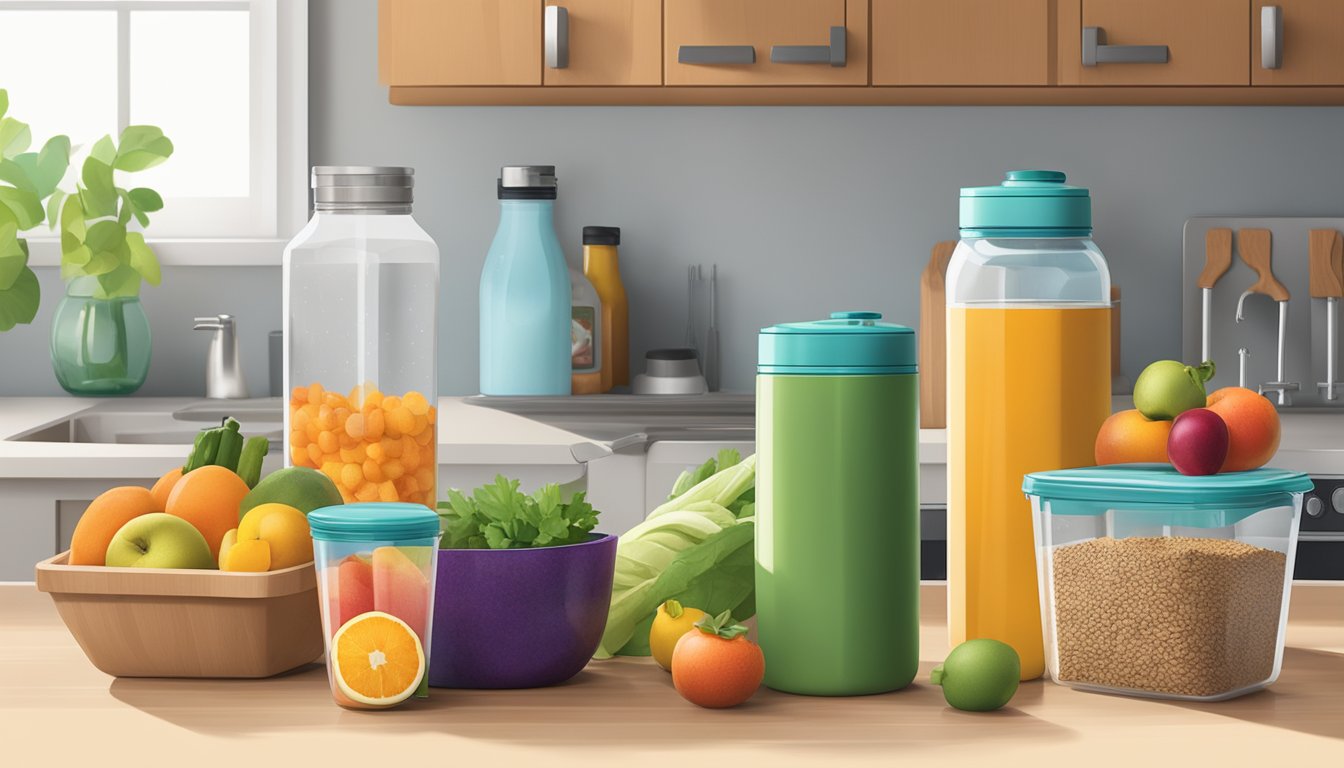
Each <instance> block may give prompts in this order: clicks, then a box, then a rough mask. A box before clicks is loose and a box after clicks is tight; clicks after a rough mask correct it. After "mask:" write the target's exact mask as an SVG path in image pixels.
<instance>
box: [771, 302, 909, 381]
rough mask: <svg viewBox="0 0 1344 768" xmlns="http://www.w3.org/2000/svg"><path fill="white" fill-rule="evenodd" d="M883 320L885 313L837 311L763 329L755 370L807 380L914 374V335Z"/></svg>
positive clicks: (903, 327) (907, 329) (900, 326)
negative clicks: (820, 377) (806, 377)
mask: <svg viewBox="0 0 1344 768" xmlns="http://www.w3.org/2000/svg"><path fill="white" fill-rule="evenodd" d="M881 319H882V313H881V312H832V313H831V317H830V319H827V320H810V321H807V322H803V323H782V324H780V325H772V326H770V327H769V328H762V329H761V335H760V346H759V358H758V364H757V367H756V371H757V373H769V374H796V375H808V376H818V375H820V376H826V375H851V376H864V375H882V374H900V373H915V372H916V370H917V368H916V364H917V357H916V352H915V332H914V331H912V330H910V329H909V328H907V327H905V326H904V325H896V324H894V323H883V322H879V321H880V320H881Z"/></svg>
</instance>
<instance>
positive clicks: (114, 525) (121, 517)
mask: <svg viewBox="0 0 1344 768" xmlns="http://www.w3.org/2000/svg"><path fill="white" fill-rule="evenodd" d="M162 509H163V508H162V507H160V506H159V503H158V502H157V501H155V500H154V495H153V494H152V493H150V491H149V489H148V488H141V487H140V486H138V485H127V486H122V487H120V488H112V489H109V490H106V491H103V493H102V494H100V495H99V496H98V498H96V499H94V500H93V502H92V503H91V504H89V508H88V509H86V510H84V515H83V516H82V517H80V518H79V523H77V524H76V525H75V533H74V535H73V536H72V537H71V538H70V565H104V564H106V562H107V545H108V544H110V543H111V542H112V537H113V536H115V535H116V534H117V531H119V530H121V526H123V525H125V524H126V523H128V522H130V521H131V519H132V518H136V517H139V516H141V515H147V514H149V513H150V512H159V511H161V510H162Z"/></svg>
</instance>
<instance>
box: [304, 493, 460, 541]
mask: <svg viewBox="0 0 1344 768" xmlns="http://www.w3.org/2000/svg"><path fill="white" fill-rule="evenodd" d="M308 527H309V528H311V529H312V533H313V538H314V539H316V540H318V541H393V542H398V541H406V542H410V541H413V540H416V539H437V538H438V537H439V516H438V515H437V514H435V513H434V511H433V510H431V509H429V508H428V507H426V506H424V505H423V504H400V503H394V502H368V503H362V504H340V505H337V506H334V507H322V508H321V509H315V510H313V511H312V512H309V513H308Z"/></svg>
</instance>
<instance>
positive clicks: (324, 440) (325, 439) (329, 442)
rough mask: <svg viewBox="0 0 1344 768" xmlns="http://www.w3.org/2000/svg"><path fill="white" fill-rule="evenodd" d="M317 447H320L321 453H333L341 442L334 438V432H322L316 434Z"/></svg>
mask: <svg viewBox="0 0 1344 768" xmlns="http://www.w3.org/2000/svg"><path fill="white" fill-rule="evenodd" d="M317 447H319V448H321V449H322V452H323V453H335V452H336V451H337V449H339V448H340V447H341V444H340V443H339V442H338V441H337V440H336V433H334V432H322V433H321V434H319V435H318V436H317Z"/></svg>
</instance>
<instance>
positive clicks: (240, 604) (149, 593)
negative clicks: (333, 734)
mask: <svg viewBox="0 0 1344 768" xmlns="http://www.w3.org/2000/svg"><path fill="white" fill-rule="evenodd" d="M69 560H70V553H69V552H62V553H61V554H59V555H56V556H55V557H53V558H50V559H48V560H43V561H42V562H40V563H38V564H37V574H36V577H37V588H38V590H40V591H42V592H46V593H47V594H49V595H51V599H52V602H54V603H55V604H56V610H57V612H59V613H60V614H61V620H62V621H64V622H65V626H66V628H68V629H69V630H70V634H71V635H73V636H74V638H75V642H77V643H79V647H80V648H82V649H83V650H84V655H86V656H88V657H89V661H90V662H92V663H93V666H95V667H97V668H98V669H99V670H101V671H103V672H105V673H107V674H109V675H112V676H114V677H270V676H271V675H278V674H280V673H281V672H287V671H289V670H291V669H295V668H296V667H301V666H303V665H304V664H308V663H309V662H312V661H316V660H317V657H318V656H320V655H321V654H322V624H321V619H320V617H319V615H318V604H317V579H316V578H315V577H314V576H313V569H312V566H310V565H308V564H307V563H304V564H303V565H296V566H294V567H293V568H286V569H284V570H281V571H271V572H269V573H223V572H220V571H207V570H189V569H167V568H104V567H102V566H88V565H67V563H68V562H69Z"/></svg>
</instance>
